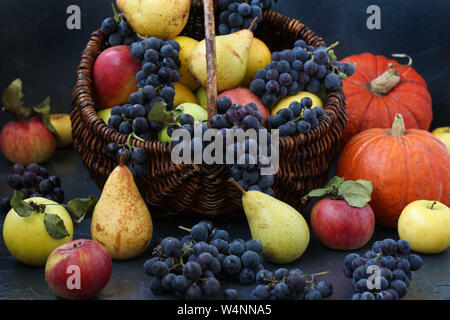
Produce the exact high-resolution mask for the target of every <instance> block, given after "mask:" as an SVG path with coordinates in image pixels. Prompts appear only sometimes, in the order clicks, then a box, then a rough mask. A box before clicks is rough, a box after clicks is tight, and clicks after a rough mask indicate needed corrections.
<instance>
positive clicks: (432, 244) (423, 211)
mask: <svg viewBox="0 0 450 320" xmlns="http://www.w3.org/2000/svg"><path fill="white" fill-rule="evenodd" d="M398 234H399V236H400V239H405V240H408V242H409V244H410V246H411V249H412V250H414V251H417V252H420V253H441V252H442V251H444V250H445V249H447V247H448V246H449V245H450V209H449V208H448V207H447V206H446V205H445V204H443V203H440V202H437V201H429V200H417V201H414V202H411V203H410V204H408V205H407V206H406V207H405V208H404V209H403V211H402V214H401V215H400V218H399V220H398Z"/></svg>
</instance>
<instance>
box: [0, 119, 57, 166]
mask: <svg viewBox="0 0 450 320" xmlns="http://www.w3.org/2000/svg"><path fill="white" fill-rule="evenodd" d="M55 148H56V138H55V136H54V135H53V134H52V133H51V132H50V131H49V130H48V129H47V127H46V126H45V125H44V123H43V122H42V121H41V120H40V119H39V118H32V119H31V120H29V121H10V122H8V123H7V124H6V125H5V126H4V127H3V129H2V131H1V132H0V149H1V150H2V152H3V154H4V155H5V157H6V158H7V159H8V160H9V161H11V162H13V163H20V164H23V165H29V164H30V163H42V162H44V161H46V160H48V159H49V158H50V157H51V156H52V154H53V152H54V151H55Z"/></svg>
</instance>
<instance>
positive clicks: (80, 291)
mask: <svg viewBox="0 0 450 320" xmlns="http://www.w3.org/2000/svg"><path fill="white" fill-rule="evenodd" d="M111 272H112V260H111V256H110V255H109V253H108V251H106V249H105V247H103V246H102V245H101V244H99V243H98V242H95V241H93V240H87V239H79V240H74V241H71V242H68V243H65V244H63V245H61V246H59V247H58V248H56V249H55V250H54V251H53V252H52V253H51V254H50V256H49V257H48V259H47V263H46V265H45V278H46V279H47V282H48V284H49V285H50V287H51V288H52V290H53V291H54V292H55V294H56V295H58V296H60V297H62V298H64V299H70V300H82V299H89V298H92V297H94V296H95V295H96V294H97V293H99V292H100V291H101V290H102V289H103V288H104V287H105V286H106V284H107V283H108V281H109V278H110V277H111Z"/></svg>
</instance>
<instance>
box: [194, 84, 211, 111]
mask: <svg viewBox="0 0 450 320" xmlns="http://www.w3.org/2000/svg"><path fill="white" fill-rule="evenodd" d="M206 95H207V93H206V89H205V88H203V87H201V88H200V89H198V90H197V92H196V93H195V96H196V97H197V101H198V103H199V104H200V105H201V106H202V108H204V109H205V110H206V108H207V105H208V102H207V96H206Z"/></svg>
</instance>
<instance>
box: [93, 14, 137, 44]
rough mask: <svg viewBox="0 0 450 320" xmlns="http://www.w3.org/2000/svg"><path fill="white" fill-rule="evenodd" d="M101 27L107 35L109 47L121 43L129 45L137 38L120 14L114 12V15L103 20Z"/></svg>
mask: <svg viewBox="0 0 450 320" xmlns="http://www.w3.org/2000/svg"><path fill="white" fill-rule="evenodd" d="M102 29H103V31H104V32H105V33H106V35H107V36H108V43H109V44H110V46H111V47H115V46H119V45H122V44H123V45H127V46H130V45H131V44H132V43H134V42H136V41H137V40H138V39H139V38H138V36H137V34H136V32H134V30H133V28H132V27H131V26H130V24H129V23H128V22H127V20H126V18H125V16H124V15H122V14H117V13H116V14H115V16H114V17H109V18H106V19H105V20H103V23H102Z"/></svg>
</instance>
